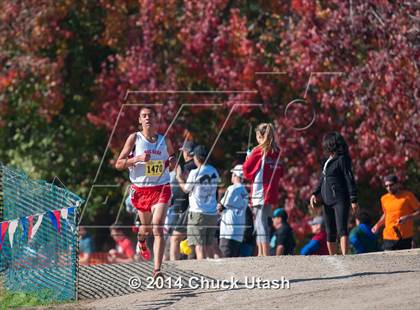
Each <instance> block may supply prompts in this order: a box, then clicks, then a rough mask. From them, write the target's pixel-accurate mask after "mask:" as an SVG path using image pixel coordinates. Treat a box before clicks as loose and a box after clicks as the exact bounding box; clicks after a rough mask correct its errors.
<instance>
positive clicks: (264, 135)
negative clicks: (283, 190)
mask: <svg viewBox="0 0 420 310" xmlns="http://www.w3.org/2000/svg"><path fill="white" fill-rule="evenodd" d="M274 133H275V131H274V126H273V125H272V124H269V123H262V124H260V125H258V126H257V129H256V138H257V142H258V146H257V147H255V148H254V149H253V150H252V152H251V153H250V154H249V155H248V156H247V158H246V160H245V163H244V164H243V174H244V178H245V179H247V180H249V181H250V182H251V196H250V197H251V205H252V208H253V212H254V216H255V220H254V227H255V230H256V232H257V247H258V256H268V255H269V253H270V252H269V251H270V248H269V238H270V234H269V226H268V217H269V216H270V215H271V211H272V206H273V205H274V206H277V204H278V200H279V197H278V184H279V178H280V174H281V169H280V165H279V157H280V150H279V147H278V146H277V144H276V141H275V136H274Z"/></svg>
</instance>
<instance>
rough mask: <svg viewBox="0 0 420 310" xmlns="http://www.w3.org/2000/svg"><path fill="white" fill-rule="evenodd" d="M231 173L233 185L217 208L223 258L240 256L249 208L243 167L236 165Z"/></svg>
mask: <svg viewBox="0 0 420 310" xmlns="http://www.w3.org/2000/svg"><path fill="white" fill-rule="evenodd" d="M231 172H232V178H231V181H232V185H231V186H229V187H228V188H227V190H226V192H225V194H224V196H223V198H222V199H221V201H220V203H219V204H218V206H217V210H218V212H219V214H220V215H221V222H220V243H219V248H220V251H221V252H222V255H223V257H238V256H239V254H240V248H241V244H242V241H243V239H244V231H245V221H246V219H245V213H246V208H247V207H248V192H247V190H246V188H245V186H243V184H242V181H243V172H242V165H236V166H235V167H234V168H233V169H232V170H231Z"/></svg>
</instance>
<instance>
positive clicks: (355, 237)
mask: <svg viewBox="0 0 420 310" xmlns="http://www.w3.org/2000/svg"><path fill="white" fill-rule="evenodd" d="M356 225H357V226H356V227H354V228H353V229H352V230H351V231H350V236H349V239H350V244H351V246H352V247H353V248H354V250H355V251H356V253H357V254H360V253H369V252H376V251H379V246H378V236H377V235H375V234H374V233H372V231H371V230H372V225H371V219H370V217H369V214H367V213H366V212H361V213H360V214H359V215H358V216H357V217H356Z"/></svg>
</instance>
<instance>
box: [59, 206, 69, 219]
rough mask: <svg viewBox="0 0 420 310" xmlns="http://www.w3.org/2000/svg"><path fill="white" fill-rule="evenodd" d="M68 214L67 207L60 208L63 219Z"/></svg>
mask: <svg viewBox="0 0 420 310" xmlns="http://www.w3.org/2000/svg"><path fill="white" fill-rule="evenodd" d="M68 215H69V209H68V208H63V209H61V217H62V218H63V219H65V220H67V217H68Z"/></svg>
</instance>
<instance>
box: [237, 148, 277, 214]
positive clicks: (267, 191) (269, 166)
mask: <svg viewBox="0 0 420 310" xmlns="http://www.w3.org/2000/svg"><path fill="white" fill-rule="evenodd" d="M263 155H264V152H263V149H262V148H261V147H260V146H257V147H256V148H254V149H253V150H252V152H251V154H249V155H248V157H247V158H246V160H245V162H244V164H243V169H242V170H243V173H244V178H245V179H247V180H249V181H250V182H251V197H252V188H253V186H252V185H253V183H254V180H255V176H256V175H257V173H258V171H259V170H260V169H261V163H262V159H263ZM279 156H280V154H279V152H269V153H268V154H266V156H265V162H264V167H263V169H264V170H263V191H264V205H268V204H271V205H274V206H275V207H277V204H278V202H279V190H278V189H279V180H280V177H281V175H282V173H283V169H282V167H281V166H280V159H279V158H280V157H279ZM270 181H271V182H270ZM251 201H252V199H251Z"/></svg>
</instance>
